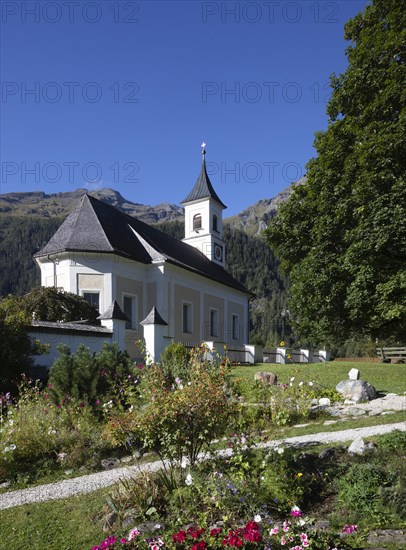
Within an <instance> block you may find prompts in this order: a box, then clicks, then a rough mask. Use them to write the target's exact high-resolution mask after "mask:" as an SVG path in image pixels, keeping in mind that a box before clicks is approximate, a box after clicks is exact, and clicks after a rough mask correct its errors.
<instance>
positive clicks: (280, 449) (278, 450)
mask: <svg viewBox="0 0 406 550" xmlns="http://www.w3.org/2000/svg"><path fill="white" fill-rule="evenodd" d="M275 451H276V452H277V453H279V454H280V455H282V454H283V453H284V450H283V448H282V447H276V449H275Z"/></svg>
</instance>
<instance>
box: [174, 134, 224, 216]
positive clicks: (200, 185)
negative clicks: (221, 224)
mask: <svg viewBox="0 0 406 550" xmlns="http://www.w3.org/2000/svg"><path fill="white" fill-rule="evenodd" d="M205 146H206V144H205V143H202V169H201V171H200V174H199V177H198V178H197V181H196V183H195V185H194V187H193V189H192V190H191V192H190V193H189V195H188V196H187V197H186V199H184V200H183V201H182V202H181V204H186V203H188V202H193V201H197V200H200V199H207V198H209V197H211V198H212V199H214V200H216V201H217V202H218V203H219V204H220V206H222V207H223V208H227V206H226V205H225V204H224V203H223V202H222V201H221V200H220V198H219V196H218V195H217V193H216V192H215V190H214V188H213V185H212V184H211V181H210V178H209V176H208V174H207V170H206V158H205V157H206V149H205Z"/></svg>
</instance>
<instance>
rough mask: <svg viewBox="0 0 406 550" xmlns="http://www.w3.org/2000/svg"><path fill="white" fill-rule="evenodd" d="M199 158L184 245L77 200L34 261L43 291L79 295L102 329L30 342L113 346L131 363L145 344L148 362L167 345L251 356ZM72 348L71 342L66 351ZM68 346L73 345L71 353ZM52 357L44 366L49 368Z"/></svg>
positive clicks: (245, 309) (62, 328) (218, 206)
mask: <svg viewBox="0 0 406 550" xmlns="http://www.w3.org/2000/svg"><path fill="white" fill-rule="evenodd" d="M205 154H206V151H205V149H204V148H203V151H202V167H201V172H200V175H199V177H198V179H197V181H196V183H195V185H194V187H193V188H192V190H191V191H190V193H189V194H188V195H187V197H186V198H185V199H184V200H183V201H182V204H183V206H184V209H185V238H184V239H183V240H178V239H176V238H174V237H172V236H170V235H167V234H165V233H163V232H162V231H159V230H158V229H156V228H155V227H151V226H149V225H148V224H146V223H144V222H142V221H140V220H138V219H136V218H134V217H132V216H129V215H127V214H124V213H123V212H121V211H119V210H117V209H116V208H114V207H112V206H110V205H108V204H105V203H103V202H101V201H99V200H97V199H95V198H94V197H92V196H89V195H87V194H86V195H84V196H83V197H82V199H81V201H80V203H79V205H78V206H77V208H76V209H75V210H74V211H73V212H72V213H71V214H70V215H69V216H68V218H67V219H66V220H65V221H64V222H63V224H62V225H61V226H60V228H59V229H58V230H57V232H56V233H55V235H54V236H53V237H52V238H51V240H50V241H49V242H48V243H47V244H46V246H45V247H44V248H42V250H40V251H39V252H37V253H36V254H35V256H34V258H35V261H36V262H37V264H38V266H39V267H40V269H41V284H42V286H55V287H58V288H61V289H63V290H65V291H69V292H73V293H76V294H79V295H81V296H83V297H84V298H85V299H86V300H88V301H89V302H90V303H91V304H93V305H94V306H95V307H96V308H97V309H98V311H99V313H100V317H99V319H100V322H101V326H100V327H90V326H85V325H84V324H80V323H78V324H76V323H66V324H59V325H58V326H57V327H56V326H55V323H45V322H42V323H41V322H37V323H34V327H33V329H34V328H35V330H36V332H37V336H38V333H41V332H43V337H42V338H41V339H42V340H44V336H45V333H46V334H48V337H49V334H51V333H53V332H54V334H55V340H56V341H63V342H64V343H68V345H69V342H70V343H71V348H75V347H77V345H78V342H79V341H83V342H84V343H85V345H87V342H88V341H89V338H90V339H91V341H93V342H94V345H93V346H91V347H93V348H94V350H96V349H98V348H99V347H100V342H101V340H103V339H104V340H106V339H107V340H109V339H110V341H117V342H119V343H120V346H121V347H124V348H125V349H126V350H127V351H128V353H129V354H130V356H131V357H134V358H135V357H137V354H139V351H138V349H137V346H136V344H135V342H136V341H137V340H139V339H140V338H143V337H145V339H146V343H147V349H148V351H149V353H150V355H151V357H152V358H153V359H159V354H160V353H161V351H162V350H163V348H164V347H165V346H166V345H168V344H169V343H170V342H171V341H173V340H175V341H177V342H183V343H189V344H199V343H201V342H203V341H207V342H211V343H212V345H213V346H214V347H217V348H222V347H223V344H225V345H227V346H228V347H231V348H232V347H238V348H241V349H244V348H249V347H250V346H247V344H248V337H249V300H250V298H251V297H252V293H251V292H250V291H249V290H248V289H246V288H245V287H244V286H243V285H242V284H240V283H239V282H238V281H237V280H236V279H234V278H233V277H232V276H231V275H230V274H229V273H228V272H227V271H226V270H225V268H224V266H225V257H226V250H225V246H224V241H223V221H222V214H223V210H224V209H225V208H226V206H225V205H224V204H223V202H222V201H221V200H220V198H219V197H218V195H217V193H216V192H215V190H214V188H213V186H212V184H211V182H210V179H209V177H208V175H207V170H206V162H205ZM73 342H74V343H73ZM72 343H73V345H72ZM53 359H54V357H53V353H51V357H50V358H49V361H53Z"/></svg>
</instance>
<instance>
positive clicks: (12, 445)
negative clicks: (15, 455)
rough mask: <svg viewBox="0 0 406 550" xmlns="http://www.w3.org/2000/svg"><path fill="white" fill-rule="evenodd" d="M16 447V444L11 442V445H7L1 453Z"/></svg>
mask: <svg viewBox="0 0 406 550" xmlns="http://www.w3.org/2000/svg"><path fill="white" fill-rule="evenodd" d="M16 448H17V445H14V443H12V444H11V445H9V446H8V447H6V448H5V449H4V451H3V453H8V452H9V451H14V449H16Z"/></svg>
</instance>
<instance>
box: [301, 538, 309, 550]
mask: <svg viewBox="0 0 406 550" xmlns="http://www.w3.org/2000/svg"><path fill="white" fill-rule="evenodd" d="M302 544H303V546H304V547H305V548H307V547H308V546H309V541H308V540H307V539H306V540H304V541H302Z"/></svg>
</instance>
